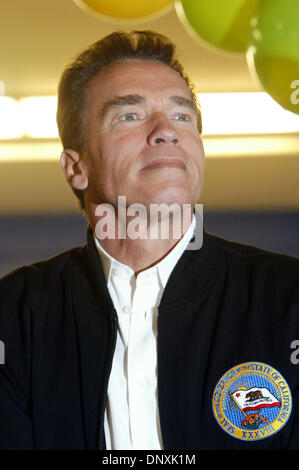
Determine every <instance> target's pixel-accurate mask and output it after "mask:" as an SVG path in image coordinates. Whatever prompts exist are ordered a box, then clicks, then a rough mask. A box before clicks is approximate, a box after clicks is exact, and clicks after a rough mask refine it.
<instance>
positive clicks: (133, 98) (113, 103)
mask: <svg viewBox="0 0 299 470" xmlns="http://www.w3.org/2000/svg"><path fill="white" fill-rule="evenodd" d="M144 101H145V98H144V97H143V96H140V95H125V96H116V97H115V98H113V99H112V100H110V101H106V103H104V106H103V108H102V109H101V111H100V113H99V114H100V116H101V117H103V116H105V115H106V114H107V113H108V112H109V111H110V109H113V108H121V107H122V106H127V105H132V104H139V103H142V102H144Z"/></svg>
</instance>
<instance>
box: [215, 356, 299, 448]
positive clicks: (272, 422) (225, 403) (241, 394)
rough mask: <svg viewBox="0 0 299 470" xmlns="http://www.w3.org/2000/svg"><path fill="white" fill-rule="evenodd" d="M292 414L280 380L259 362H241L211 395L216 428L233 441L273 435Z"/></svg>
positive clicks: (281, 379)
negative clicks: (229, 436)
mask: <svg viewBox="0 0 299 470" xmlns="http://www.w3.org/2000/svg"><path fill="white" fill-rule="evenodd" d="M291 411H292V395H291V391H290V388H289V386H288V384H287V382H286V380H285V379H284V378H283V376H282V375H281V374H280V373H279V372H278V371H277V370H275V369H273V367H271V366H269V365H267V364H263V363H261V362H245V363H243V364H239V365H237V366H235V367H233V368H232V369H230V370H229V371H227V372H226V373H225V374H224V375H223V376H222V377H221V379H220V380H219V382H218V383H217V385H216V387H215V390H214V393H213V412H214V416H215V418H216V420H217V423H218V424H219V426H221V427H222V429H223V430H224V431H226V432H227V433H228V434H230V435H231V436H233V437H236V438H237V439H241V440H244V441H257V440H260V439H265V438H267V437H270V436H272V435H273V434H275V433H277V432H278V431H279V430H280V429H281V428H282V427H283V426H284V425H285V424H286V422H287V421H288V419H289V417H290V414H291Z"/></svg>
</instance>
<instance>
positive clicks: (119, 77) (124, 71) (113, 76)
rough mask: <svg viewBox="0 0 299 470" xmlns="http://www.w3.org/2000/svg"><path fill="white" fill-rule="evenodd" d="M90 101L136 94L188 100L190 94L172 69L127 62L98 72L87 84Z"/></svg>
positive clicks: (183, 81) (152, 63)
mask: <svg viewBox="0 0 299 470" xmlns="http://www.w3.org/2000/svg"><path fill="white" fill-rule="evenodd" d="M87 93H88V95H89V98H92V100H93V101H94V100H95V101H97V102H101V101H102V102H104V101H105V100H107V99H109V98H111V97H113V96H117V95H125V94H134V93H138V94H140V95H142V96H144V97H145V98H146V97H147V96H158V95H162V96H163V97H167V96H173V95H180V96H184V97H186V98H190V97H191V91H190V89H189V87H188V85H187V83H186V82H185V80H184V79H183V78H182V77H181V75H180V74H179V73H178V72H176V71H175V70H173V69H172V68H171V67H169V66H167V65H164V64H160V63H157V62H151V61H128V62H122V63H117V64H112V65H109V66H107V67H105V68H104V69H103V70H101V71H100V72H98V73H97V74H96V75H95V76H94V77H93V78H92V79H91V80H90V82H89V84H88V90H87Z"/></svg>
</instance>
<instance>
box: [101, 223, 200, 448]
mask: <svg viewBox="0 0 299 470" xmlns="http://www.w3.org/2000/svg"><path fill="white" fill-rule="evenodd" d="M195 223H196V221H195V216H194V215H193V219H192V223H191V224H190V226H189V228H188V230H187V231H186V233H185V235H184V236H183V238H182V239H181V240H180V241H179V243H177V245H175V247H174V248H173V249H172V250H171V251H170V252H169V253H168V255H167V256H166V257H165V258H163V259H162V260H161V261H160V262H159V263H157V264H156V265H154V266H152V267H150V268H148V269H146V270H144V271H142V272H140V273H139V274H138V275H137V277H135V274H134V271H133V270H132V269H131V268H130V267H129V266H127V265H125V264H122V263H120V262H119V261H117V260H116V259H115V258H113V257H112V256H110V255H109V254H108V253H107V252H106V251H105V250H104V249H103V248H102V246H101V245H100V243H99V241H98V239H97V238H96V237H94V238H95V243H96V247H97V250H98V253H99V255H100V257H101V260H102V265H103V269H104V273H105V277H106V281H107V287H108V291H109V293H110V296H111V299H112V302H113V304H114V307H115V310H116V312H117V316H118V325H119V327H118V331H117V340H116V347H115V353H114V357H113V362H112V369H111V374H110V377H109V383H108V398H107V406H106V410H105V418H104V429H105V437H106V448H107V450H159V449H163V442H162V437H161V431H160V421H159V409H158V392H157V315H158V306H159V304H160V301H161V298H162V294H163V292H164V289H165V286H166V283H167V281H168V278H169V276H170V274H171V272H172V270H173V268H174V266H175V265H176V263H177V262H178V260H179V259H180V257H181V256H182V254H183V252H184V250H185V248H186V247H187V245H188V243H189V241H190V240H191V238H192V236H193V233H194V230H195Z"/></svg>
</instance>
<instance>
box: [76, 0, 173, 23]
mask: <svg viewBox="0 0 299 470" xmlns="http://www.w3.org/2000/svg"><path fill="white" fill-rule="evenodd" d="M74 2H75V3H76V4H77V5H78V6H79V7H81V8H82V9H83V10H85V11H89V12H90V13H95V14H98V15H100V16H103V19H109V18H110V19H114V20H115V19H119V20H135V19H140V18H144V17H147V16H152V15H154V14H156V13H157V12H159V13H160V14H161V13H164V11H166V10H167V7H170V5H171V4H173V2H174V0H74Z"/></svg>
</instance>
